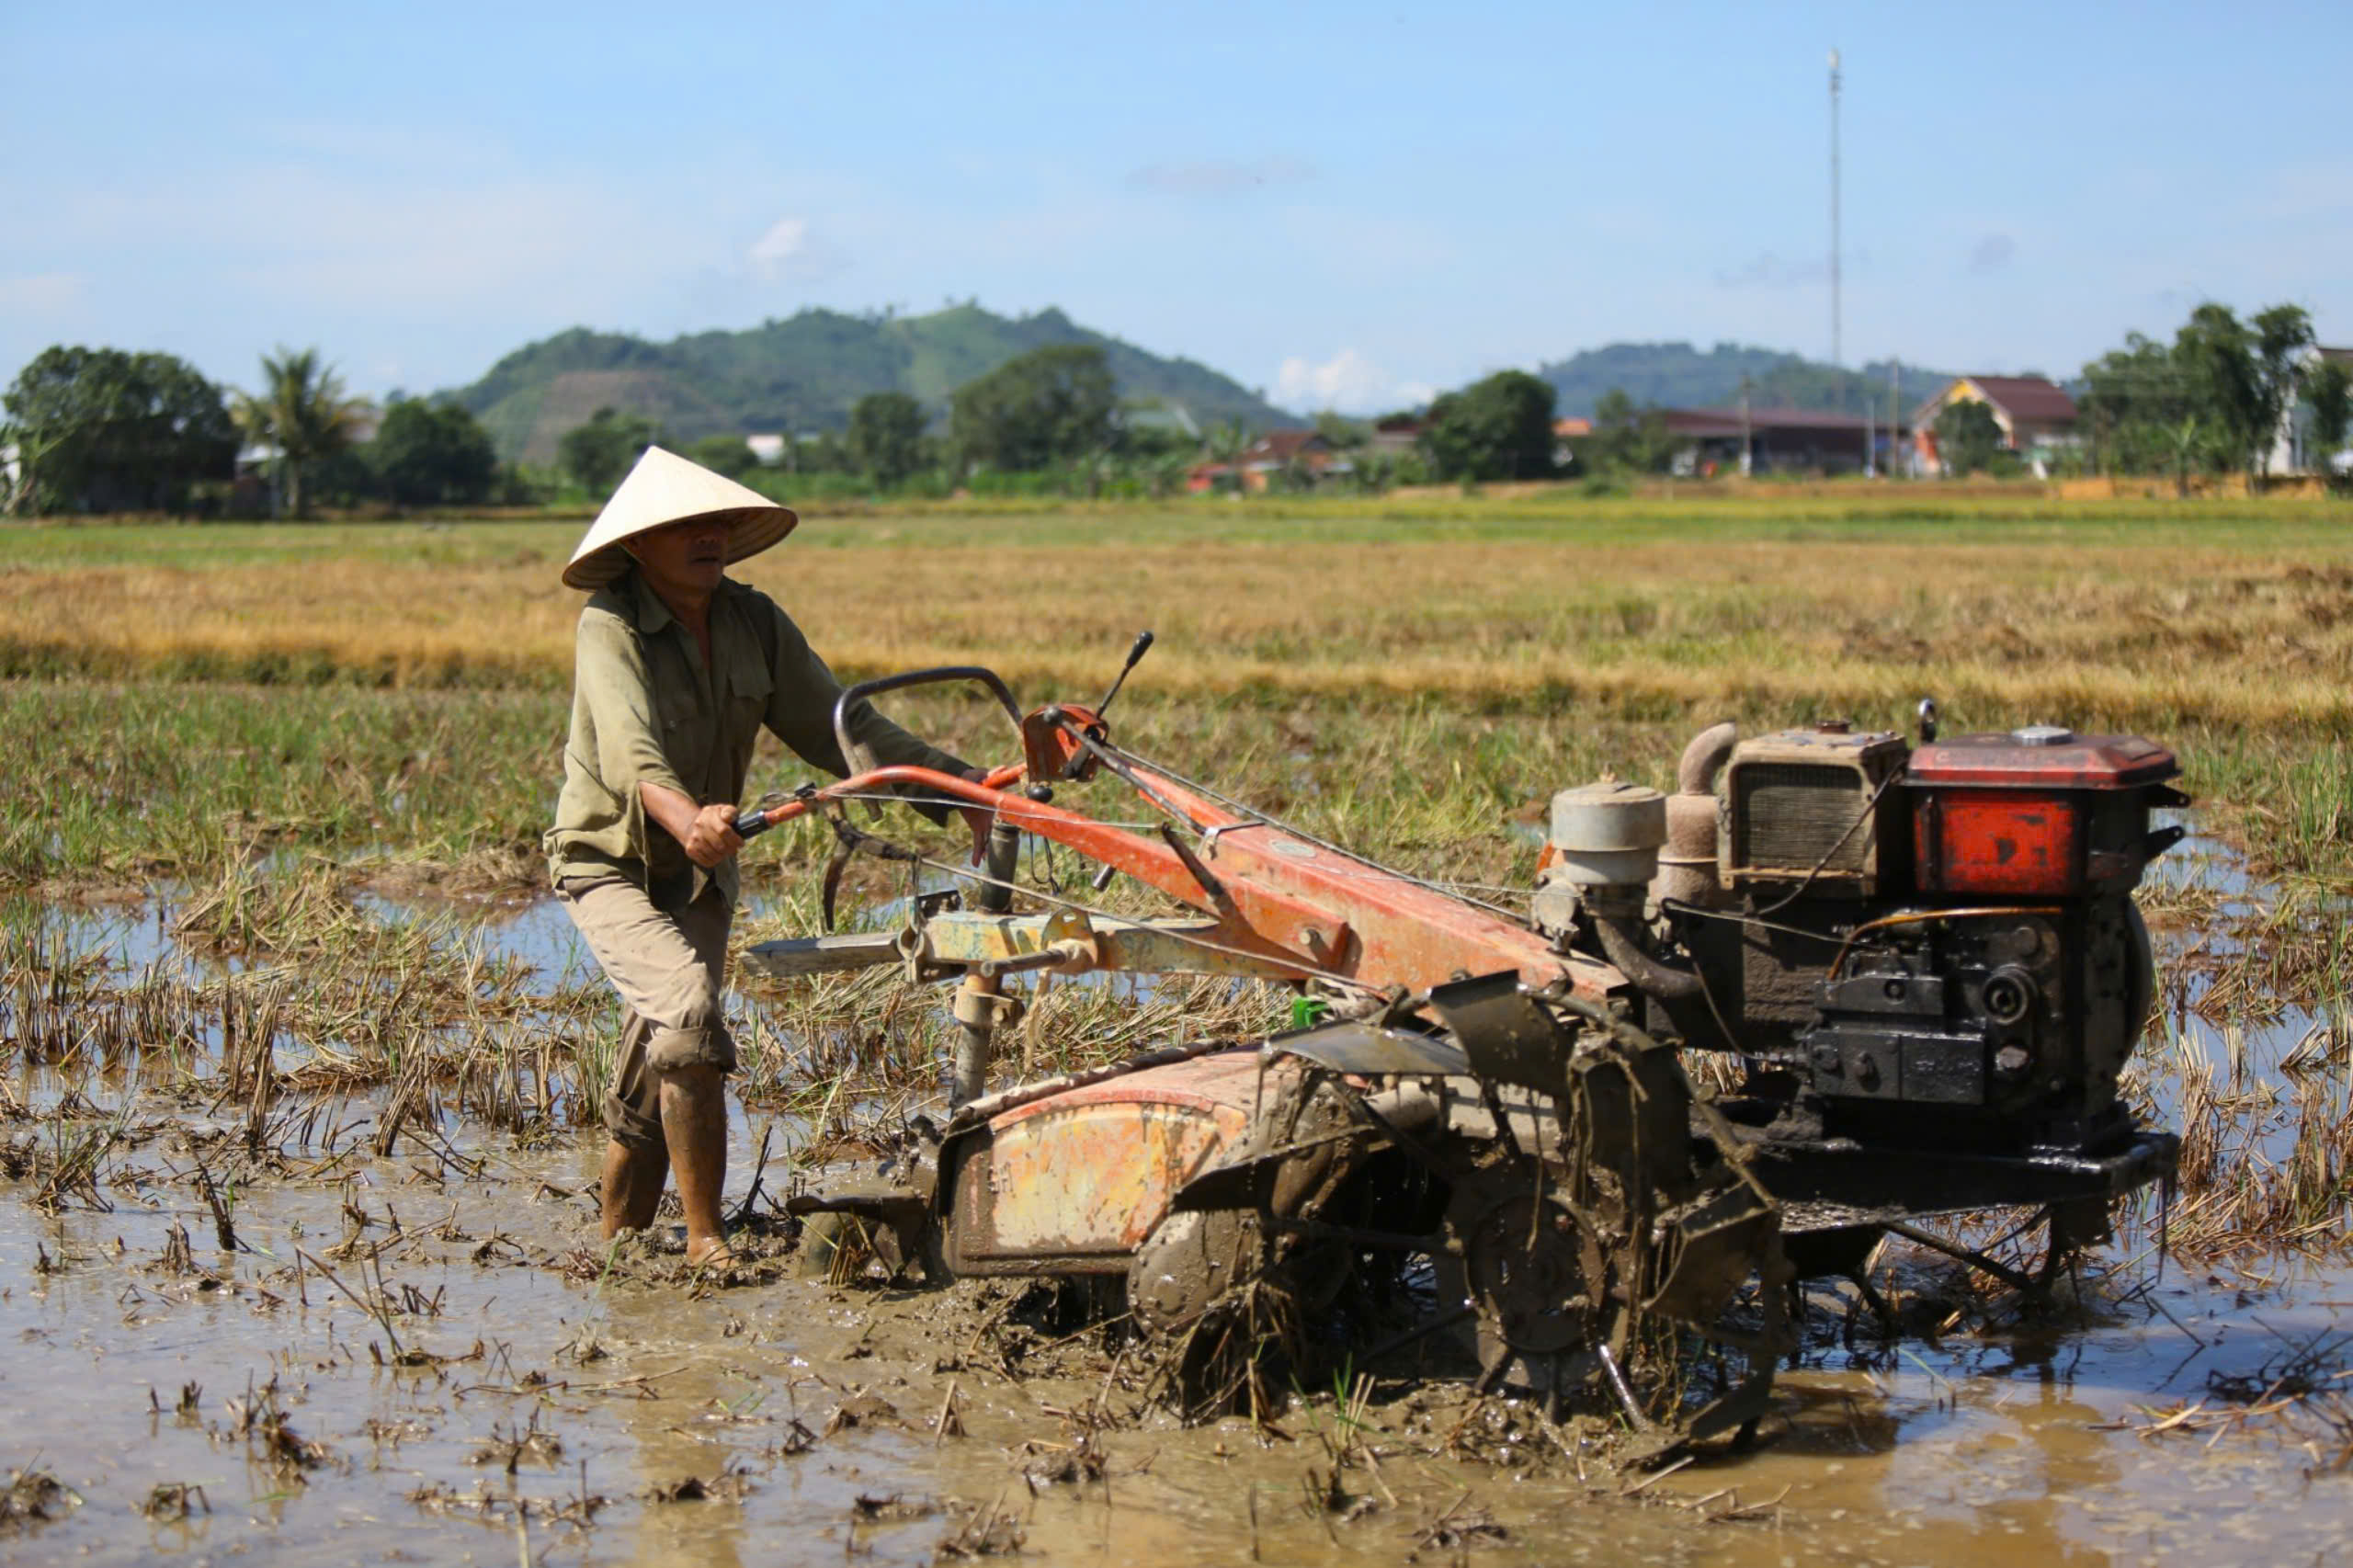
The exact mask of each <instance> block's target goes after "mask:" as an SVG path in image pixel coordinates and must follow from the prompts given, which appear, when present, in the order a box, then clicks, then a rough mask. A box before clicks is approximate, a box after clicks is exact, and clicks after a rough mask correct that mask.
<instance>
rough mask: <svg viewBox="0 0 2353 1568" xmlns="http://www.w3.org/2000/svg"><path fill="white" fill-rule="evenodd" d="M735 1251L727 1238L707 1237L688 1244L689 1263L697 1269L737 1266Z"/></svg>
mask: <svg viewBox="0 0 2353 1568" xmlns="http://www.w3.org/2000/svg"><path fill="white" fill-rule="evenodd" d="M737 1261H738V1259H737V1258H736V1256H735V1249H734V1248H733V1247H732V1246H729V1245H728V1244H727V1238H726V1237H725V1236H706V1237H704V1238H703V1239H702V1240H701V1241H699V1242H697V1241H689V1242H688V1243H687V1263H688V1266H689V1267H695V1268H726V1267H732V1266H733V1264H735V1263H736V1262H737Z"/></svg>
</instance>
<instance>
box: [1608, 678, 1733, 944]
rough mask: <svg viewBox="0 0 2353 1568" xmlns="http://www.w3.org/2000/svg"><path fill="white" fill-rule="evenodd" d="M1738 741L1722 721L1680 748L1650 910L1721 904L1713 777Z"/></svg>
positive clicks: (1652, 886)
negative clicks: (1671, 903)
mask: <svg viewBox="0 0 2353 1568" xmlns="http://www.w3.org/2000/svg"><path fill="white" fill-rule="evenodd" d="M1739 739H1740V726H1739V725H1737V724H1735V723H1733V722H1732V721H1731V720H1729V719H1727V720H1726V721H1724V722H1722V723H1721V724H1714V725H1711V726H1710V727H1709V728H1707V729H1704V730H1702V731H1700V732H1699V733H1698V734H1696V735H1694V736H1692V737H1691V744H1689V745H1687V746H1685V747H1684V748H1683V759H1682V760H1681V761H1680V762H1678V763H1677V764H1676V767H1675V793H1674V794H1672V795H1669V796H1668V797H1667V798H1666V846H1665V849H1664V850H1663V851H1662V852H1661V853H1660V855H1659V858H1658V874H1657V875H1656V876H1654V877H1653V878H1652V879H1651V889H1650V892H1651V903H1653V904H1654V905H1657V904H1661V903H1665V902H1666V901H1667V900H1668V899H1673V900H1674V901H1675V902H1677V903H1690V904H1697V905H1699V907H1701V908H1703V909H1704V908H1707V907H1710V906H1711V905H1713V904H1715V903H1720V902H1721V901H1722V894H1723V888H1722V882H1721V881H1720V880H1719V878H1718V875H1717V869H1716V866H1717V862H1716V775H1717V774H1719V773H1721V772H1722V771H1723V766H1724V764H1725V763H1726V762H1727V761H1729V760H1730V759H1731V757H1732V748H1733V744H1734V743H1735V742H1737V741H1738V740H1739ZM1611 961H1612V962H1615V961H1616V960H1615V959H1614V958H1613V959H1612V960H1611ZM1621 967H1622V966H1621Z"/></svg>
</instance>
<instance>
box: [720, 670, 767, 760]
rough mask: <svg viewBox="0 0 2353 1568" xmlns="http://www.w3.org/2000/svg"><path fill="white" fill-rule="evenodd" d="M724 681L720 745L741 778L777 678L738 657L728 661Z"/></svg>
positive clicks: (758, 736)
mask: <svg viewBox="0 0 2353 1568" xmlns="http://www.w3.org/2000/svg"><path fill="white" fill-rule="evenodd" d="M726 681H727V695H726V696H725V697H724V698H722V699H721V705H722V710H723V714H724V717H723V720H722V734H721V741H720V744H722V746H723V747H725V749H726V753H727V755H728V756H730V757H732V758H733V761H734V770H735V773H736V775H737V776H738V777H739V778H740V777H741V776H742V774H743V772H744V770H745V768H746V767H749V766H750V765H751V760H752V745H753V743H754V742H756V741H757V740H758V739H759V738H760V725H761V723H762V722H764V721H766V719H767V713H768V699H769V698H770V697H771V696H772V695H774V693H775V691H776V676H774V675H773V674H771V673H770V671H769V670H768V667H767V665H766V664H764V663H762V662H761V661H760V660H759V659H758V658H757V657H756V656H747V655H744V654H738V655H737V656H735V657H733V658H732V659H730V660H729V661H728V665H727V669H726Z"/></svg>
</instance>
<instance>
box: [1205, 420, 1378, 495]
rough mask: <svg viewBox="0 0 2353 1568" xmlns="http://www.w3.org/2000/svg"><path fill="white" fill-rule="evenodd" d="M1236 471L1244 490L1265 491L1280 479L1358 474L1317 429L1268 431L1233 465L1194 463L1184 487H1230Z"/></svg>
mask: <svg viewBox="0 0 2353 1568" xmlns="http://www.w3.org/2000/svg"><path fill="white" fill-rule="evenodd" d="M1236 469H1239V470H1240V471H1241V474H1242V488H1243V489H1245V490H1265V489H1267V488H1269V487H1270V486H1271V485H1272V484H1273V483H1275V482H1276V480H1277V478H1278V476H1289V477H1290V478H1291V479H1294V480H1304V481H1306V482H1307V483H1314V482H1315V481H1317V480H1320V479H1324V478H1327V477H1334V478H1336V477H1337V476H1339V475H1341V474H1346V473H1352V472H1355V465H1354V464H1352V463H1350V462H1349V461H1348V460H1347V459H1346V458H1344V457H1342V456H1340V455H1339V454H1338V453H1337V452H1336V451H1334V450H1333V449H1332V443H1331V442H1330V441H1328V440H1326V439H1325V438H1324V437H1323V435H1322V434H1321V433H1319V432H1317V431H1314V430H1269V431H1267V433H1266V434H1265V435H1263V436H1261V437H1258V438H1257V439H1256V441H1253V442H1252V443H1251V444H1250V445H1249V446H1247V447H1245V448H1244V449H1243V451H1242V454H1241V456H1240V457H1238V458H1236V459H1235V460H1233V462H1231V463H1222V462H1201V463H1195V464H1194V465H1193V466H1192V468H1191V469H1189V470H1188V471H1187V472H1186V475H1185V488H1186V489H1187V490H1188V491H1190V492H1192V493H1193V494H1197V495H1198V494H1203V493H1205V492H1207V491H1211V490H1214V489H1216V488H1218V485H1219V483H1220V482H1222V481H1223V482H1226V483H1228V484H1229V487H1230V485H1231V480H1232V476H1233V472H1234V471H1235V470H1236Z"/></svg>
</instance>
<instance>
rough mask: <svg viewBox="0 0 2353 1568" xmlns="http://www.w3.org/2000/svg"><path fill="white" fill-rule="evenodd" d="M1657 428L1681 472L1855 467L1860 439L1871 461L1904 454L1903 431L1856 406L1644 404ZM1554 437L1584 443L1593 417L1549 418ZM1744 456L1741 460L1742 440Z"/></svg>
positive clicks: (1671, 465) (1883, 465)
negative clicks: (1843, 409)
mask: <svg viewBox="0 0 2353 1568" xmlns="http://www.w3.org/2000/svg"><path fill="white" fill-rule="evenodd" d="M1642 417H1643V418H1644V419H1645V420H1648V419H1652V418H1655V419H1656V420H1657V422H1658V428H1659V429H1660V431H1661V432H1662V433H1663V434H1664V435H1665V437H1666V440H1667V444H1668V448H1669V454H1670V455H1669V457H1668V459H1667V472H1670V473H1675V474H1678V475H1682V476H1684V477H1687V478H1688V477H1695V476H1696V477H1699V478H1713V477H1715V476H1716V475H1719V474H1733V473H1768V472H1775V471H1779V472H1790V473H1836V472H1848V471H1859V470H1860V469H1861V468H1862V467H1863V453H1864V450H1865V449H1866V447H1868V448H1869V449H1870V452H1871V454H1872V463H1873V466H1874V467H1875V468H1877V469H1878V470H1879V472H1893V468H1894V466H1895V465H1898V464H1900V463H1901V462H1902V461H1903V460H1904V455H1905V454H1904V440H1903V437H1904V435H1905V434H1906V432H1904V431H1902V430H1891V429H1889V428H1888V422H1887V421H1886V420H1885V419H1881V418H1876V417H1867V416H1865V415H1859V414H1830V413H1825V412H1824V411H1823V410H1820V409H1812V408H1757V407H1754V406H1751V407H1749V408H1747V409H1745V410H1743V409H1738V408H1652V409H1644V410H1643V415H1642ZM1552 434H1553V437H1554V439H1555V440H1556V441H1557V442H1559V443H1560V444H1561V445H1562V446H1563V447H1566V448H1570V449H1574V448H1575V447H1577V446H1579V445H1581V444H1589V443H1590V440H1591V438H1592V434H1593V422H1592V421H1591V420H1589V419H1561V420H1556V421H1554V422H1553V426H1552ZM1744 441H1745V443H1746V452H1747V460H1746V461H1745V462H1744V461H1743V460H1742V448H1743V442H1744Z"/></svg>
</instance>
